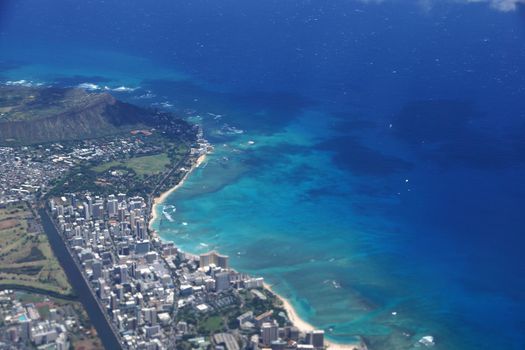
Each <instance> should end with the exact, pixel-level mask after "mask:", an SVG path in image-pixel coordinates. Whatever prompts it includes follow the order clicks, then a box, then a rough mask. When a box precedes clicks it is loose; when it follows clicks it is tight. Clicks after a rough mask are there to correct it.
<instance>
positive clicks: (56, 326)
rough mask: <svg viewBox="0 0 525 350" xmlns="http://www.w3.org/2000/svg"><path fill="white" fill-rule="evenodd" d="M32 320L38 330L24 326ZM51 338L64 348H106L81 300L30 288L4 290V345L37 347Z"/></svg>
mask: <svg viewBox="0 0 525 350" xmlns="http://www.w3.org/2000/svg"><path fill="white" fill-rule="evenodd" d="M28 323H29V324H31V323H32V324H34V325H35V329H37V331H36V332H35V333H33V334H28V333H27V332H26V330H27V328H25V329H24V328H23V326H22V327H21V326H20V325H21V324H22V325H23V324H28ZM31 336H32V337H33V338H34V339H35V340H36V341H35V342H34V343H33V344H31V343H28V342H25V341H24V339H27V337H31ZM48 340H53V341H54V343H55V344H57V347H58V346H62V349H68V348H70V349H75V350H81V349H85V350H99V349H103V346H102V344H101V342H100V339H99V338H98V336H97V333H96V331H95V330H94V328H93V326H92V325H91V322H90V320H89V318H88V316H87V314H86V312H85V310H84V308H83V307H82V304H80V303H79V302H77V301H70V300H64V299H61V298H56V297H50V296H48V295H45V294H39V293H34V292H27V291H17V290H12V289H7V290H2V291H0V342H1V348H2V349H6V350H11V349H12V350H15V349H16V350H18V349H34V345H44V346H45V343H47V342H48Z"/></svg>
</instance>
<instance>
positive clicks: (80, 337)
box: [16, 291, 104, 350]
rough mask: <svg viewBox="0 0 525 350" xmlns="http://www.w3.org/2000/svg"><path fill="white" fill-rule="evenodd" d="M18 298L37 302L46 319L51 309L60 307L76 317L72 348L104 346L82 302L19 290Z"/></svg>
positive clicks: (84, 348) (72, 333)
mask: <svg viewBox="0 0 525 350" xmlns="http://www.w3.org/2000/svg"><path fill="white" fill-rule="evenodd" d="M16 298H17V300H19V301H20V302H21V303H22V304H28V303H32V304H35V306H36V309H37V310H38V313H39V314H40V317H42V318H43V319H44V320H46V319H48V318H49V315H50V311H49V310H50V309H57V308H60V309H61V312H67V314H68V315H71V316H72V317H74V318H75V321H76V322H75V325H74V326H73V327H74V329H73V331H72V332H70V334H69V335H70V336H71V338H70V339H71V343H72V344H71V347H70V349H77V350H80V349H82V350H95V349H96V350H100V349H103V348H104V347H103V346H102V342H101V341H100V338H99V337H98V335H97V332H96V331H95V329H94V328H93V325H92V324H91V321H90V319H89V317H88V315H87V313H86V311H85V309H84V307H83V306H82V304H81V303H80V302H78V301H71V300H65V299H60V298H56V297H51V296H48V295H43V294H39V293H33V292H26V291H17V292H16Z"/></svg>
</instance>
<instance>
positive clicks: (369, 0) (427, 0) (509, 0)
mask: <svg viewBox="0 0 525 350" xmlns="http://www.w3.org/2000/svg"><path fill="white" fill-rule="evenodd" d="M385 1H387V0H359V2H362V3H365V4H380V3H383V2H385ZM436 1H440V0H417V3H418V4H419V5H421V6H422V7H423V8H424V9H425V10H430V9H431V8H432V3H433V2H436ZM450 1H454V2H458V3H480V2H481V3H488V4H489V5H490V6H491V7H492V8H494V9H496V10H498V11H503V12H510V11H515V10H516V9H517V8H518V5H520V4H525V0H450Z"/></svg>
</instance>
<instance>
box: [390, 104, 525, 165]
mask: <svg viewBox="0 0 525 350" xmlns="http://www.w3.org/2000/svg"><path fill="white" fill-rule="evenodd" d="M482 117H483V115H482V114H480V113H479V112H477V111H476V110H475V108H474V106H473V105H472V104H471V103H468V102H462V101H450V100H441V101H416V102H411V103H408V104H407V105H406V106H405V107H404V108H403V109H402V110H401V112H400V113H399V114H398V115H397V116H396V117H395V118H394V120H393V128H392V129H393V131H394V135H395V136H396V137H397V138H398V139H399V140H400V141H402V142H404V143H407V144H408V145H409V146H410V147H411V148H412V149H413V150H414V151H415V152H416V154H417V155H418V156H419V157H420V158H423V159H429V160H432V161H434V162H436V163H438V164H439V165H441V166H444V167H451V166H464V167H472V168H478V169H499V168H505V167H509V166H512V165H515V164H517V163H522V162H523V161H525V159H524V157H523V150H520V145H521V144H522V137H521V135H501V136H498V135H497V133H495V132H492V133H490V134H489V133H488V132H485V131H483V130H482V129H481V127H479V126H478V124H481V119H482Z"/></svg>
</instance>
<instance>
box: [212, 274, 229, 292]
mask: <svg viewBox="0 0 525 350" xmlns="http://www.w3.org/2000/svg"><path fill="white" fill-rule="evenodd" d="M228 288H230V274H229V273H228V272H219V273H216V274H215V291H216V292H220V291H222V290H226V289H228Z"/></svg>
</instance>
